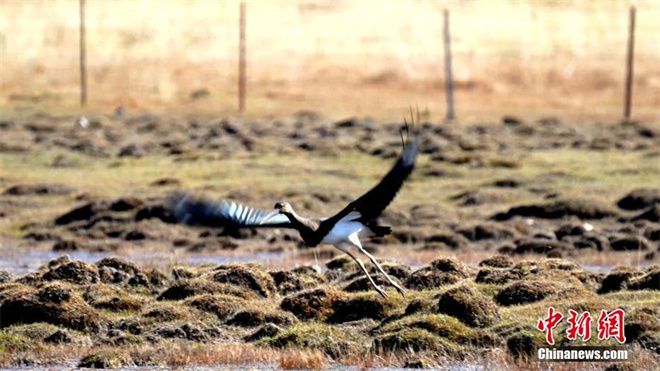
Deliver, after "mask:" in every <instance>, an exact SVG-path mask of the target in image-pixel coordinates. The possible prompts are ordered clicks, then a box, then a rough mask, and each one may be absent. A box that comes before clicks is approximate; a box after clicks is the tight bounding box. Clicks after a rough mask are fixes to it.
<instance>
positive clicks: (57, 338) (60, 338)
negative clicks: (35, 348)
mask: <svg viewBox="0 0 660 371" xmlns="http://www.w3.org/2000/svg"><path fill="white" fill-rule="evenodd" d="M72 342H73V338H72V337H71V335H69V333H68V332H66V331H64V330H57V331H55V332H53V333H52V334H51V335H49V336H48V337H46V338H44V343H46V344H69V343H72Z"/></svg>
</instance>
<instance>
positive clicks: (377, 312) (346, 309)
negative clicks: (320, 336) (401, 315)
mask: <svg viewBox="0 0 660 371" xmlns="http://www.w3.org/2000/svg"><path fill="white" fill-rule="evenodd" d="M390 309H391V305H389V304H388V302H387V301H385V300H384V299H383V298H381V297H380V296H377V294H364V295H351V296H349V297H347V298H345V299H343V298H342V299H339V300H335V301H334V303H333V305H332V311H333V313H332V315H331V316H330V317H329V318H328V320H327V321H328V322H329V323H344V322H350V321H358V320H361V319H364V318H371V319H374V320H382V319H383V318H385V317H386V316H387V315H388V314H389V310H390Z"/></svg>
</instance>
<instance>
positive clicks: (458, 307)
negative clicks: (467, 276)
mask: <svg viewBox="0 0 660 371" xmlns="http://www.w3.org/2000/svg"><path fill="white" fill-rule="evenodd" d="M438 312H439V313H444V314H447V315H450V316H452V317H454V318H457V319H458V320H460V321H461V322H463V323H465V324H466V325H468V326H473V327H487V326H490V325H492V324H494V323H495V322H497V321H498V320H499V319H500V318H501V316H500V313H499V308H498V306H497V305H496V304H495V303H494V302H493V301H492V300H491V299H490V298H487V297H486V296H485V295H483V294H480V293H478V292H477V291H476V290H474V289H472V288H470V287H469V286H465V285H464V286H460V287H456V288H453V289H450V290H448V291H447V292H445V293H444V294H442V295H441V296H440V300H439V301H438Z"/></svg>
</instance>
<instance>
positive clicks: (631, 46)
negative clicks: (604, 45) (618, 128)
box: [623, 6, 637, 121]
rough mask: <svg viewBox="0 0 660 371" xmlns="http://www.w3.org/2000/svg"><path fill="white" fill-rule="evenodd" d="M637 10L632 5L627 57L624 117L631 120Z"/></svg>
mask: <svg viewBox="0 0 660 371" xmlns="http://www.w3.org/2000/svg"><path fill="white" fill-rule="evenodd" d="M636 13H637V10H636V9H635V7H634V6H631V7H630V28H629V30H628V57H627V58H626V93H625V94H626V96H625V108H624V111H623V118H624V119H625V120H626V121H629V120H630V116H631V113H632V85H633V79H634V76H633V59H634V53H635V17H636Z"/></svg>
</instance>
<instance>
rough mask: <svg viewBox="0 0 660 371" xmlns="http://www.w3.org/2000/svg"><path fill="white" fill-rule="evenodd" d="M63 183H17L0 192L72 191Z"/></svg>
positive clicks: (56, 193) (57, 193)
mask: <svg viewBox="0 0 660 371" xmlns="http://www.w3.org/2000/svg"><path fill="white" fill-rule="evenodd" d="M73 192H74V190H73V189H72V188H71V187H68V186H65V185H63V184H18V185H15V186H13V187H9V188H7V189H6V190H5V191H4V192H2V194H3V195H5V196H65V195H69V194H71V193H73Z"/></svg>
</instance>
